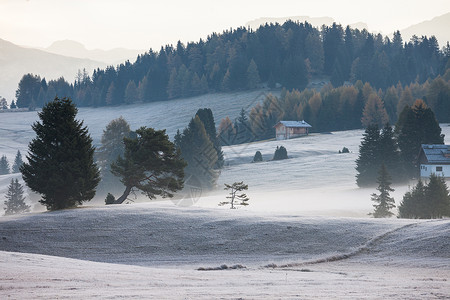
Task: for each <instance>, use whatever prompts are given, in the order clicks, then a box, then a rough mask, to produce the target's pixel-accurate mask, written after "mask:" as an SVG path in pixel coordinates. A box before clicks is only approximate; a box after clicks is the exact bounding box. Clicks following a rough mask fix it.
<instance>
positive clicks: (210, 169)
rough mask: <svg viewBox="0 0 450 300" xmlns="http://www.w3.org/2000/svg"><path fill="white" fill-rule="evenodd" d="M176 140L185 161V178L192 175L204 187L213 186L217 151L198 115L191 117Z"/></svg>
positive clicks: (216, 176)
mask: <svg viewBox="0 0 450 300" xmlns="http://www.w3.org/2000/svg"><path fill="white" fill-rule="evenodd" d="M177 141H178V142H177V147H178V148H179V149H180V150H181V156H182V158H183V159H184V160H185V161H186V163H187V167H186V168H185V172H186V178H188V177H189V176H194V177H195V178H197V180H198V181H199V182H201V184H202V187H203V188H205V189H211V188H213V187H215V186H216V182H217V179H218V177H219V171H218V170H217V169H216V168H215V166H216V164H217V159H218V157H217V151H216V149H215V148H214V144H213V143H212V142H211V140H210V139H209V136H208V134H207V133H206V130H205V126H204V125H203V122H202V121H201V120H200V118H199V116H198V115H196V116H195V117H194V118H193V119H191V121H190V122H189V125H188V127H186V128H185V129H184V130H183V133H182V135H181V137H177Z"/></svg>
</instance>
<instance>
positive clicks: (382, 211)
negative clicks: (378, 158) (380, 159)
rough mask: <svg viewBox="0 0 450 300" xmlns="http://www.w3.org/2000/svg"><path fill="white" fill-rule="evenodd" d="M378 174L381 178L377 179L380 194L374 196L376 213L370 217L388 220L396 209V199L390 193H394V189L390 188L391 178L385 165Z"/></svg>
mask: <svg viewBox="0 0 450 300" xmlns="http://www.w3.org/2000/svg"><path fill="white" fill-rule="evenodd" d="M378 174H379V177H378V179H377V182H378V187H377V190H378V191H379V192H380V194H379V195H377V194H375V193H373V194H372V201H373V202H375V204H374V205H373V207H374V208H375V211H374V212H373V213H371V214H370V215H373V217H374V218H387V217H390V216H392V215H393V213H392V212H391V209H392V208H394V207H395V201H394V198H392V197H390V195H389V193H390V192H393V191H394V189H393V188H391V186H390V185H391V176H389V174H388V172H387V170H386V167H385V165H384V164H382V165H381V168H380V171H379V172H378Z"/></svg>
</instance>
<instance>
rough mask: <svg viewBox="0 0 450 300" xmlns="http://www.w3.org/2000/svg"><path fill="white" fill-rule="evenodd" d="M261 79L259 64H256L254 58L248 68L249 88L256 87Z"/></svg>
mask: <svg viewBox="0 0 450 300" xmlns="http://www.w3.org/2000/svg"><path fill="white" fill-rule="evenodd" d="M259 81H260V79H259V72H258V66H257V65H256V63H255V61H254V60H253V59H252V60H251V61H250V63H249V65H248V68H247V88H249V89H254V88H256V86H257V85H258V83H259Z"/></svg>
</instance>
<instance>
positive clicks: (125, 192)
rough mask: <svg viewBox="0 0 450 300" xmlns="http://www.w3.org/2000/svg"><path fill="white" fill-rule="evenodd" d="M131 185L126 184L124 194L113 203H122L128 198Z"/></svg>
mask: <svg viewBox="0 0 450 300" xmlns="http://www.w3.org/2000/svg"><path fill="white" fill-rule="evenodd" d="M131 188H132V187H131V186H126V188H125V191H124V192H123V195H122V196H120V197H119V198H117V199H116V200H115V201H114V203H113V204H122V203H123V202H124V201H125V200H127V197H128V195H129V194H130V193H131Z"/></svg>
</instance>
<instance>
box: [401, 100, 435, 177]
mask: <svg viewBox="0 0 450 300" xmlns="http://www.w3.org/2000/svg"><path fill="white" fill-rule="evenodd" d="M396 132H397V134H398V137H397V141H398V146H399V148H400V151H401V156H402V159H403V162H404V166H405V169H406V172H407V175H408V176H409V177H414V176H416V175H417V173H418V169H417V158H418V155H419V151H420V147H421V145H422V144H443V143H444V135H443V134H441V128H440V127H439V123H438V122H437V120H436V118H435V116H434V113H433V111H432V110H431V109H430V108H428V107H427V106H426V104H425V103H424V102H423V101H422V100H417V101H416V102H415V103H414V105H413V106H412V107H411V108H410V107H405V108H404V109H403V111H402V112H401V114H400V116H399V119H398V122H397V125H396Z"/></svg>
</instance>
